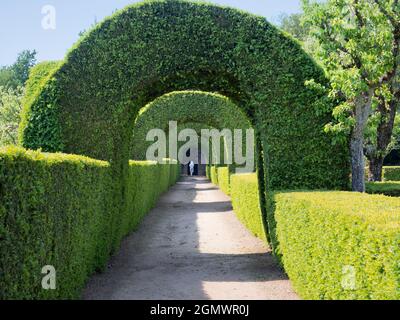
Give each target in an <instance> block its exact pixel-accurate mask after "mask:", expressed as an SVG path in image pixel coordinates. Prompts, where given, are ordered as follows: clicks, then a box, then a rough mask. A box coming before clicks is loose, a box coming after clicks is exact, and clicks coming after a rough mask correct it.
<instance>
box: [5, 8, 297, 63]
mask: <svg viewBox="0 0 400 320" xmlns="http://www.w3.org/2000/svg"><path fill="white" fill-rule="evenodd" d="M135 2H139V0H137V1H136V0H28V1H27V0H1V2H0V43H1V47H0V66H1V65H9V64H12V63H13V62H14V61H15V59H16V57H17V54H18V53H19V52H21V51H22V50H24V49H31V50H32V49H35V50H36V51H37V52H38V60H39V61H43V60H59V59H62V58H63V57H64V55H65V53H66V51H67V50H68V48H70V47H71V46H72V44H73V43H74V42H75V41H76V40H77V39H78V37H79V32H80V31H82V30H85V29H87V28H89V27H90V26H91V25H92V24H93V23H94V21H96V20H97V21H101V20H102V19H103V18H104V17H106V16H108V15H110V14H112V13H113V12H114V11H115V10H116V9H122V8H124V7H125V6H126V5H128V4H131V3H135ZM209 2H213V3H218V4H223V5H229V6H231V7H236V8H240V9H243V10H246V11H249V12H252V13H256V14H259V15H262V16H265V17H266V18H267V19H268V20H269V21H271V22H276V21H277V19H278V17H279V16H280V15H281V14H283V13H286V14H291V13H295V12H298V11H299V10H300V1H299V0H209ZM45 5H52V6H54V8H55V9H56V22H57V25H56V29H55V30H44V29H43V28H42V19H43V17H44V15H43V14H42V8H43V6H45Z"/></svg>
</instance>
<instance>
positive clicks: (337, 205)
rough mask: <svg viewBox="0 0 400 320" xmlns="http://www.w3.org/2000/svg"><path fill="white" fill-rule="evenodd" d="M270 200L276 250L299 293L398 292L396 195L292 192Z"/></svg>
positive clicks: (386, 295)
mask: <svg viewBox="0 0 400 320" xmlns="http://www.w3.org/2000/svg"><path fill="white" fill-rule="evenodd" d="M273 201H274V204H275V212H274V216H275V219H276V223H277V229H276V234H277V240H278V243H279V246H278V251H279V253H280V254H281V258H282V262H283V266H284V268H285V270H286V272H287V274H288V275H289V278H290V279H291V281H292V284H293V286H294V288H295V290H296V291H297V292H298V293H299V294H300V296H301V297H302V298H304V299H379V300H380V299H399V298H400V291H399V290H398V288H399V286H400V272H399V265H400V236H399V234H400V199H397V198H390V197H386V196H382V195H368V194H361V193H351V192H292V193H275V194H274V195H273ZM353 279H354V281H352V280H353Z"/></svg>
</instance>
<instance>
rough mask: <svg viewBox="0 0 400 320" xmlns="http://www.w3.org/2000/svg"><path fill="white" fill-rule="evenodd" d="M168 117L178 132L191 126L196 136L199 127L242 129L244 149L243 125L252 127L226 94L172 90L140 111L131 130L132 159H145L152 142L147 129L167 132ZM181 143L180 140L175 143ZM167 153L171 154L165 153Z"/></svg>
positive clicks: (198, 134) (244, 131)
mask: <svg viewBox="0 0 400 320" xmlns="http://www.w3.org/2000/svg"><path fill="white" fill-rule="evenodd" d="M170 121H176V122H177V125H178V133H179V132H181V131H182V130H184V129H192V130H194V131H196V132H197V136H198V137H200V136H201V130H202V129H209V130H211V128H212V129H217V130H218V131H221V130H223V129H230V130H231V131H232V132H233V130H234V129H241V130H242V132H243V136H242V139H243V140H242V142H243V146H242V149H243V150H245V147H244V145H245V141H246V140H245V139H246V137H245V133H246V129H250V128H251V123H250V122H249V119H248V118H247V116H246V114H245V113H244V112H243V111H242V110H241V109H240V108H239V107H238V106H236V105H235V104H234V103H233V102H232V101H231V100H230V99H228V98H227V97H224V96H222V95H219V94H215V93H207V92H201V91H178V92H172V93H169V94H166V95H164V96H162V97H160V98H157V99H156V100H154V101H153V102H151V103H149V104H148V105H147V106H146V107H145V108H143V109H142V110H141V111H140V113H139V116H138V117H137V119H136V121H135V126H134V130H133V139H132V147H131V148H132V149H131V155H132V159H135V160H145V159H146V151H147V149H148V147H150V145H151V144H152V143H153V142H149V141H146V136H147V133H148V132H149V131H150V130H151V129H154V128H158V129H161V130H163V131H164V132H165V133H166V134H168V129H169V122H170ZM191 124H193V127H191ZM167 143H168V141H167ZM181 145H183V143H179V144H178V146H181ZM167 149H168V148H167ZM167 157H168V158H170V157H171V155H169V154H167Z"/></svg>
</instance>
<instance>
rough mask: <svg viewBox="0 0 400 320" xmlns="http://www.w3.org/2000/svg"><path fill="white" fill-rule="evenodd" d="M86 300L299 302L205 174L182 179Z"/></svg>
mask: <svg viewBox="0 0 400 320" xmlns="http://www.w3.org/2000/svg"><path fill="white" fill-rule="evenodd" d="M83 298H84V299H89V300H90V299H116V300H120V299H128V300H130V299H134V300H136V299H137V300H147V299H155V300H180V299H188V300H194V299H198V300H205V299H221V300H230V299H260V300H263V299H297V296H296V294H295V293H294V292H293V290H292V288H291V285H290V282H289V281H288V279H287V277H286V276H285V274H284V273H283V272H282V271H281V270H280V269H279V268H278V266H277V265H276V263H275V261H274V260H273V257H272V256H271V254H270V251H269V249H268V248H267V246H266V245H265V244H264V243H263V242H262V241H261V240H259V239H256V238H255V237H254V236H252V235H251V234H250V233H249V232H248V231H247V230H246V229H245V228H244V227H243V226H242V225H241V224H240V222H239V221H238V220H237V218H236V217H235V215H234V214H233V212H232V205H231V202H230V199H229V197H227V196H226V195H224V194H223V193H222V192H221V191H219V189H218V188H216V187H214V186H213V185H212V184H211V183H210V182H209V181H208V180H206V179H205V178H198V177H196V178H190V177H185V178H182V180H181V181H180V182H178V184H177V185H176V186H174V187H173V188H172V189H171V190H170V191H169V192H168V193H166V194H165V195H164V196H163V197H162V198H161V199H160V201H159V202H158V204H157V206H156V208H154V209H153V210H152V211H151V212H150V213H149V215H148V216H147V217H146V218H145V219H144V221H143V223H142V224H141V226H140V227H139V230H138V231H137V232H135V233H133V234H132V235H131V236H129V237H128V238H127V239H125V240H124V242H123V243H122V246H121V250H120V252H119V253H118V254H117V255H115V256H114V257H113V258H112V259H111V261H110V265H109V267H108V269H107V270H106V272H104V273H102V274H97V275H94V276H93V277H92V278H91V279H90V281H89V282H88V285H87V288H86V290H85V292H84V295H83Z"/></svg>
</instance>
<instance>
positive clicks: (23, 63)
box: [0, 50, 36, 90]
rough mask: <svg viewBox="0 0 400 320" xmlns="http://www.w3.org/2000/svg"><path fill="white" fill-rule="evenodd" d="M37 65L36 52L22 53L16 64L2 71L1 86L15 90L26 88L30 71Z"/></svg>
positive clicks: (26, 51)
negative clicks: (20, 87) (21, 87)
mask: <svg viewBox="0 0 400 320" xmlns="http://www.w3.org/2000/svg"><path fill="white" fill-rule="evenodd" d="M35 64H36V51H35V50H33V51H30V50H24V51H22V52H21V53H20V54H19V55H18V57H17V60H16V61H15V63H14V64H13V65H12V66H9V67H2V68H1V69H0V86H3V87H6V88H13V89H14V90H16V89H17V88H18V87H19V86H24V85H25V82H26V81H27V80H28V77H29V70H30V69H31V68H32V67H33V66H34V65H35Z"/></svg>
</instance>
